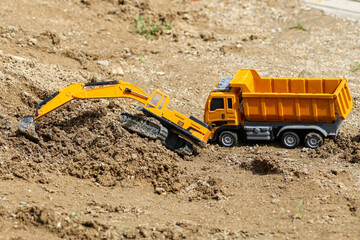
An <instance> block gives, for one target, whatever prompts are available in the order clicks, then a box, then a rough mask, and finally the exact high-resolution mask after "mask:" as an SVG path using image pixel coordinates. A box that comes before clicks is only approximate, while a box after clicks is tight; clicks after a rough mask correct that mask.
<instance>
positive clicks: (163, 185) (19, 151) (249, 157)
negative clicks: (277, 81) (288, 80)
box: [0, 0, 360, 240]
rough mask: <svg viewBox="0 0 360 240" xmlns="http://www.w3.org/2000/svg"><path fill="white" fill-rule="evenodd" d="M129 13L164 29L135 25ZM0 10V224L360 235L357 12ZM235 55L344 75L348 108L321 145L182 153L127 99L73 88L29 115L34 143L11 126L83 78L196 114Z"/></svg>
mask: <svg viewBox="0 0 360 240" xmlns="http://www.w3.org/2000/svg"><path fill="white" fill-rule="evenodd" d="M140 15H143V16H144V19H147V17H149V21H150V22H151V23H150V24H151V25H159V31H158V32H156V33H155V34H154V35H150V36H147V37H146V36H145V34H144V35H140V34H138V33H137V30H136V28H135V26H134V22H135V19H137V18H138V16H140ZM0 20H1V21H0V83H1V87H0V179H1V181H0V239H1V240H3V239H37V240H39V239H62V238H64V239H138V238H145V239H241V238H250V239H279V238H280V239H356V238H358V237H359V236H360V228H359V225H360V217H359V211H360V197H359V196H360V195H359V192H360V169H359V166H360V135H359V121H358V119H359V107H360V106H359V100H358V99H359V97H360V89H359V81H360V78H359V77H360V70H358V71H354V72H351V70H352V69H353V68H354V67H356V65H357V64H356V62H357V61H360V59H359V57H360V47H359V46H360V38H359V32H360V29H359V26H360V25H359V22H356V21H350V20H346V19H340V18H333V17H331V16H328V15H326V14H324V13H322V12H321V11H318V10H313V9H310V8H308V7H306V6H305V5H304V4H303V3H301V2H299V1H285V0H266V1H255V0H250V1H237V0H226V1H212V0H209V1H204V0H203V1H201V0H200V1H190V0H173V1H165V0H158V1H155V0H152V1H142V0H107V1H105V0H103V1H101V0H81V1H80V0H60V1H54V0H52V1H51V0H33V1H13V0H2V1H0ZM296 22H299V23H300V24H301V25H302V26H303V27H305V28H306V29H307V30H308V31H303V30H301V29H299V28H294V26H295V25H296ZM139 24H140V23H139ZM160 30H161V31H160ZM240 68H253V69H257V71H258V72H259V73H260V75H261V76H264V77H266V76H269V77H270V76H271V77H322V78H327V77H329V78H335V77H346V78H348V83H349V86H350V90H351V94H352V97H353V100H354V108H353V110H352V112H351V114H350V116H349V117H348V119H347V120H346V121H345V123H344V125H343V126H342V128H341V133H340V134H339V136H338V137H336V138H333V139H327V140H326V142H325V144H324V146H322V147H321V148H320V149H317V150H310V149H306V148H303V147H302V146H300V147H298V148H296V149H292V150H288V149H284V148H283V147H282V146H281V145H280V144H279V143H276V142H274V143H268V142H267V143H262V142H241V143H240V144H239V145H238V146H236V147H234V148H231V149H228V148H222V147H220V146H218V145H208V146H207V147H206V148H204V149H197V150H196V154H195V156H191V157H190V156H187V157H180V156H178V155H177V154H175V153H174V152H171V151H169V150H167V149H166V148H165V147H164V146H162V145H161V143H160V142H159V141H153V140H148V139H146V138H142V137H139V136H137V135H136V134H132V133H129V132H128V131H127V130H125V129H124V128H122V127H121V125H120V124H119V122H118V119H119V114H120V113H121V112H124V111H128V112H133V113H135V112H136V106H138V105H139V103H137V102H135V101H132V100H129V99H113V100H92V101H91V100H89V101H77V102H76V101H74V102H71V103H69V104H67V105H66V106H64V107H62V108H61V109H58V110H56V111H54V112H52V113H50V114H49V115H47V116H45V117H43V118H42V119H40V120H39V121H38V122H37V132H38V134H39V135H40V138H41V140H40V142H38V143H34V142H32V141H30V140H28V139H27V138H25V137H24V136H21V135H19V134H18V133H17V131H16V130H17V124H18V122H19V120H20V119H21V118H22V117H23V116H25V115H28V114H31V113H33V111H34V106H35V103H38V102H40V101H41V100H42V99H45V98H46V97H47V96H49V95H50V94H52V93H53V92H55V91H56V90H58V89H59V88H63V87H66V86H67V85H69V84H71V83H77V82H90V81H92V82H94V81H107V80H124V81H127V82H130V83H132V84H134V85H136V86H139V87H141V88H142V89H143V90H144V91H145V92H147V93H151V92H152V91H153V90H155V89H160V90H162V91H164V92H165V93H167V94H168V95H169V96H171V102H170V106H169V107H170V108H171V109H174V110H177V111H179V112H181V113H183V114H186V115H194V116H196V117H198V118H200V119H202V116H203V109H204V104H205V101H206V98H207V96H208V94H209V91H210V90H211V88H212V87H213V85H214V84H215V83H216V82H217V81H218V80H219V79H220V76H233V75H234V74H235V73H236V71H237V70H238V69H240ZM301 202H302V203H303V204H302V205H301V207H300V208H299V204H300V203H301Z"/></svg>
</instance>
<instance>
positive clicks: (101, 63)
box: [95, 60, 109, 67]
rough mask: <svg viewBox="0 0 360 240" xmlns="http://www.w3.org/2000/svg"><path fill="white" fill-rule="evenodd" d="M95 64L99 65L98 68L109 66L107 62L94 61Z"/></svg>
mask: <svg viewBox="0 0 360 240" xmlns="http://www.w3.org/2000/svg"><path fill="white" fill-rule="evenodd" d="M95 62H96V63H97V64H99V65H100V66H104V67H107V66H109V61H108V60H99V61H95Z"/></svg>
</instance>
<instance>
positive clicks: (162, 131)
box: [120, 112, 193, 155]
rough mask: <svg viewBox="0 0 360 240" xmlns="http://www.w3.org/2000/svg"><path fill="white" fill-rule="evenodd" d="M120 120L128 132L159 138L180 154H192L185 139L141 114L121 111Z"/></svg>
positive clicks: (191, 147) (191, 149)
mask: <svg viewBox="0 0 360 240" xmlns="http://www.w3.org/2000/svg"><path fill="white" fill-rule="evenodd" d="M120 122H121V123H122V125H123V127H124V128H126V129H127V130H129V131H130V132H135V133H137V134H139V135H140V136H143V137H147V138H150V139H154V140H155V139H159V140H160V141H161V142H162V144H164V145H165V146H166V147H167V148H168V149H170V150H172V151H175V152H176V153H178V154H180V155H192V153H193V146H192V144H191V143H189V142H188V141H187V140H185V139H183V138H181V137H179V136H178V135H177V134H176V133H173V132H171V131H168V129H167V128H165V127H164V126H163V125H161V124H160V123H155V122H153V121H150V120H148V119H145V118H144V117H142V116H141V115H134V114H131V113H126V112H125V113H121V114H120Z"/></svg>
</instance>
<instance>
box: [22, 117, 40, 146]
mask: <svg viewBox="0 0 360 240" xmlns="http://www.w3.org/2000/svg"><path fill="white" fill-rule="evenodd" d="M34 119H35V117H34V116H33V115H28V116H25V117H24V118H23V119H21V121H20V122H19V125H18V129H19V132H20V133H21V134H23V135H24V136H25V137H27V138H28V139H30V140H32V141H35V142H38V141H40V138H39V136H38V135H37V133H36V132H35V123H34Z"/></svg>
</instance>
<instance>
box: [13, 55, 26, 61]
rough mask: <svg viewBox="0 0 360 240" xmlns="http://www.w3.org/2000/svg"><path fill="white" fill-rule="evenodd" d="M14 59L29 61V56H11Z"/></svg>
mask: <svg viewBox="0 0 360 240" xmlns="http://www.w3.org/2000/svg"><path fill="white" fill-rule="evenodd" d="M11 58H12V59H14V60H16V61H18V62H25V61H28V59H27V58H24V57H19V56H11Z"/></svg>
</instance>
